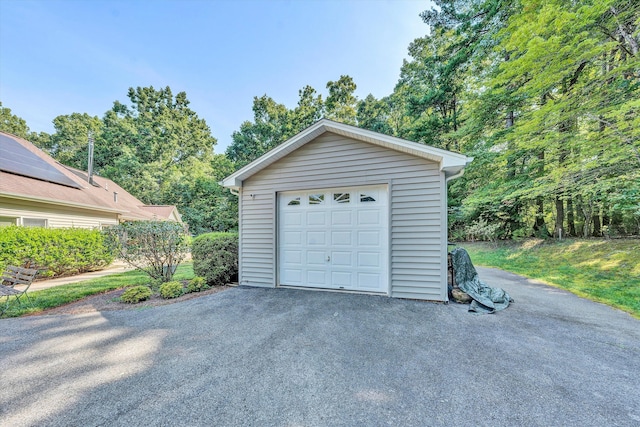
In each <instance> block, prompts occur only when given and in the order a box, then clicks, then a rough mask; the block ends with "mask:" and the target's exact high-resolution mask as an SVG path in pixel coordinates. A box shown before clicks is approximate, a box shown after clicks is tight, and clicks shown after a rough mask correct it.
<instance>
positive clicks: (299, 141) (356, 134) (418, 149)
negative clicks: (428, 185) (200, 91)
mask: <svg viewBox="0 0 640 427" xmlns="http://www.w3.org/2000/svg"><path fill="white" fill-rule="evenodd" d="M325 132H332V133H335V134H338V135H342V136H346V137H348V138H352V139H355V140H358V141H363V142H368V143H370V144H374V145H378V146H381V147H386V148H389V149H391V150H395V151H401V152H403V153H407V154H410V155H413V156H416V157H421V158H424V159H428V160H432V161H434V162H437V163H439V164H440V170H441V171H442V172H444V173H445V175H446V176H452V175H455V174H457V173H459V172H460V171H461V170H462V169H464V167H465V166H466V165H467V164H469V163H470V162H471V161H472V160H473V157H467V156H465V155H464V154H458V153H453V152H451V151H447V150H442V149H440V148H435V147H430V146H428V145H424V144H420V143H417V142H411V141H407V140H405V139H400V138H396V137H393V136H389V135H384V134H381V133H378V132H373V131H370V130H366V129H361V128H358V127H356V126H351V125H346V124H344V123H338V122H334V121H331V120H327V119H322V120H319V121H318V122H316V123H315V124H313V125H311V126H309V127H308V128H306V129H305V130H303V131H302V132H300V133H298V134H297V135H295V136H293V137H292V138H290V139H289V140H287V141H285V142H283V143H282V144H280V145H278V146H277V147H275V148H274V149H272V150H271V151H269V152H267V153H265V154H263V155H262V156H261V157H259V158H257V159H256V160H254V161H253V162H251V163H249V164H248V165H246V166H245V167H243V168H242V169H240V170H238V171H236V172H234V173H233V174H231V175H229V176H228V177H226V178H225V179H223V180H222V182H221V184H222V185H223V186H224V187H227V188H232V189H239V188H241V187H242V181H244V180H245V179H247V178H249V177H251V176H252V175H254V174H256V173H258V172H260V171H261V170H263V169H264V168H266V167H267V166H270V165H272V164H273V163H275V162H277V161H278V160H280V159H282V158H283V157H285V156H287V155H288V154H289V153H291V152H293V151H295V150H297V149H298V148H300V147H302V146H303V145H305V144H306V143H307V142H309V141H311V140H313V139H315V138H317V137H318V136H320V135H322V134H323V133H325Z"/></svg>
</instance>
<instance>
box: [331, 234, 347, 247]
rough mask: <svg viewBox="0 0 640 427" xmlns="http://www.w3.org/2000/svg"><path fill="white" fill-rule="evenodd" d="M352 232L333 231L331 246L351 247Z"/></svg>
mask: <svg viewBox="0 0 640 427" xmlns="http://www.w3.org/2000/svg"><path fill="white" fill-rule="evenodd" d="M351 234H352V233H351V231H332V232H331V245H332V246H351V245H352V241H351Z"/></svg>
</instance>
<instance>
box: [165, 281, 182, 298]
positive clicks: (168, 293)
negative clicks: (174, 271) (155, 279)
mask: <svg viewBox="0 0 640 427" xmlns="http://www.w3.org/2000/svg"><path fill="white" fill-rule="evenodd" d="M183 293H184V290H183V289H182V283H180V282H175V281H174V282H167V283H163V284H162V285H160V296H161V297H162V298H164V299H171V298H178V297H179V296H180V295H182V294H183Z"/></svg>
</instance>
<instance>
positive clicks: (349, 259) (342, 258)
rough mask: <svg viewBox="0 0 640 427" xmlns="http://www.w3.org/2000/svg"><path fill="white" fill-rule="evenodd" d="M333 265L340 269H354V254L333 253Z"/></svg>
mask: <svg viewBox="0 0 640 427" xmlns="http://www.w3.org/2000/svg"><path fill="white" fill-rule="evenodd" d="M331 265H334V266H338V267H353V253H352V252H350V251H349V252H340V251H333V252H331Z"/></svg>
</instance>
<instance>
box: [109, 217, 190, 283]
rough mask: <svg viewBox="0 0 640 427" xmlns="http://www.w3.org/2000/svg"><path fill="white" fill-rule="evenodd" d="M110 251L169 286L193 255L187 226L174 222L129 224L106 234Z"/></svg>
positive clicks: (138, 222) (113, 228)
mask: <svg viewBox="0 0 640 427" xmlns="http://www.w3.org/2000/svg"><path fill="white" fill-rule="evenodd" d="M104 234H105V236H106V238H107V241H108V243H109V245H110V247H112V248H113V250H114V251H116V252H117V254H118V256H119V257H120V258H122V259H123V260H124V261H125V262H126V263H127V264H129V265H131V266H133V267H135V268H137V269H138V270H140V271H144V272H145V273H147V274H148V275H149V276H151V278H153V279H155V280H159V281H161V282H168V281H170V280H171V278H172V277H173V274H174V272H175V269H176V267H177V266H178V264H180V262H182V260H183V259H184V258H185V256H186V255H187V254H188V253H189V245H188V244H187V242H188V240H189V234H188V233H187V226H186V225H185V224H182V223H179V222H173V221H129V222H124V223H122V224H118V225H116V226H113V227H109V228H108V229H106V230H105V231H104Z"/></svg>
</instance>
